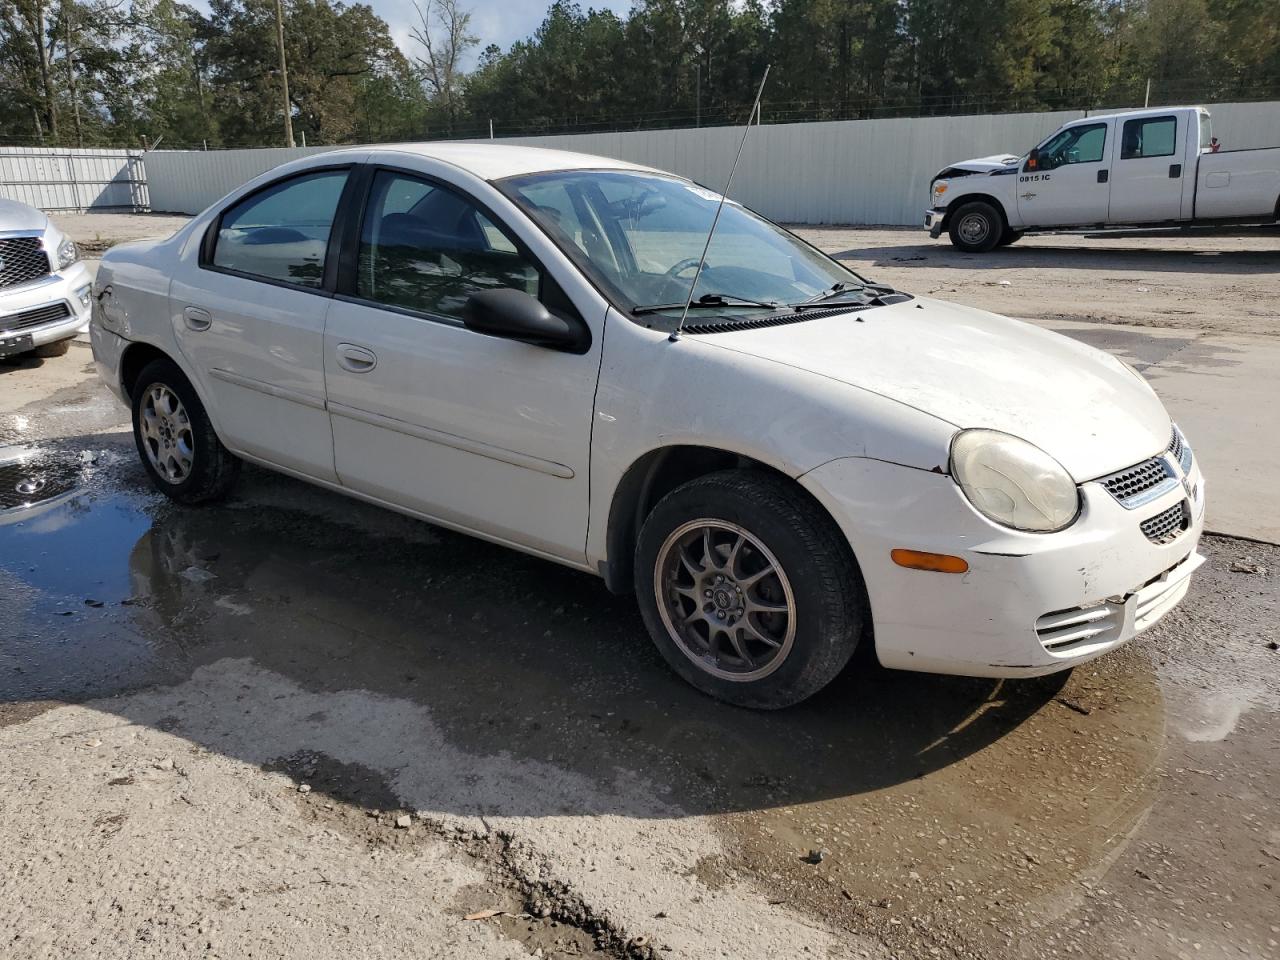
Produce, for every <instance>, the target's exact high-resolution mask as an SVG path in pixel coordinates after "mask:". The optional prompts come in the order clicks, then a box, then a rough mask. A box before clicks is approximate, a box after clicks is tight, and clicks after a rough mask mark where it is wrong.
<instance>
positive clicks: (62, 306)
mask: <svg viewBox="0 0 1280 960" xmlns="http://www.w3.org/2000/svg"><path fill="white" fill-rule="evenodd" d="M69 316H71V308H70V307H68V306H67V304H66V302H65V301H63V302H60V303H50V304H48V305H46V306H43V307H36V308H35V309H34V310H23V311H22V312H21V313H11V314H9V316H7V317H0V331H4V332H6V333H7V332H8V331H10V330H26V329H27V328H28V327H38V326H40V325H41V324H44V323H54V322H55V321H58V320H65V319H66V318H67V317H69Z"/></svg>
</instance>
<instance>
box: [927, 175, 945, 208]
mask: <svg viewBox="0 0 1280 960" xmlns="http://www.w3.org/2000/svg"><path fill="white" fill-rule="evenodd" d="M946 192H947V181H945V180H935V181H933V190H932V191H931V192H930V196H931V197H932V199H933V205H934V206H935V207H940V206H942V205H943V200H942V196H943V194H945V193H946Z"/></svg>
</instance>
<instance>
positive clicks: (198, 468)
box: [131, 360, 240, 504]
mask: <svg viewBox="0 0 1280 960" xmlns="http://www.w3.org/2000/svg"><path fill="white" fill-rule="evenodd" d="M131 396H132V399H133V439H134V443H136V444H137V447H138V456H139V458H140V459H141V460H142V466H143V467H144V468H145V469H146V471H147V473H148V474H149V475H150V477H151V482H152V483H154V484H155V486H156V489H157V490H159V491H160V492H161V493H163V494H165V495H166V496H168V497H169V498H171V499H173V500H176V501H178V503H185V504H195V503H205V502H207V501H210V500H217V499H220V498H221V497H223V496H225V495H226V493H227V491H228V490H230V489H231V485H232V484H233V483H234V482H235V479H236V476H237V475H238V474H239V472H240V461H239V459H237V458H236V457H235V456H233V455H232V454H231V453H230V452H229V451H228V450H227V448H226V447H224V446H223V445H222V441H221V440H219V439H218V435H217V434H216V433H214V430H213V424H212V423H210V422H209V415H208V414H207V413H206V412H205V409H204V404H202V403H201V402H200V398H199V397H198V396H196V391H195V389H194V388H193V387H192V386H191V383H190V381H188V380H187V378H186V376H185V375H184V374H183V372H182V371H181V370H180V369H178V366H177V364H175V363H174V362H173V361H171V360H153V361H152V362H151V363H149V364H147V365H146V366H145V367H144V368H143V369H142V373H141V374H140V375H139V376H138V379H137V381H136V382H135V383H134V385H133V389H132V391H131Z"/></svg>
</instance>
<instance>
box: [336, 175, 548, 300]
mask: <svg viewBox="0 0 1280 960" xmlns="http://www.w3.org/2000/svg"><path fill="white" fill-rule="evenodd" d="M539 280H540V273H539V271H538V268H537V267H536V266H534V265H533V264H532V263H530V262H529V261H528V260H526V259H525V258H524V257H523V256H522V255H521V254H520V252H519V250H518V249H517V247H516V245H515V243H514V242H513V241H512V240H511V238H510V237H509V236H507V234H506V233H505V232H503V231H502V230H501V229H500V228H499V227H498V226H497V225H496V224H495V223H494V222H493V221H492V220H490V219H489V218H488V217H487V216H485V214H484V213H483V211H481V210H480V209H479V208H478V207H477V206H476V205H475V204H473V203H472V202H471V201H469V200H468V199H466V198H465V197H463V196H462V195H461V194H458V193H455V192H453V191H452V190H449V189H446V188H445V187H442V186H439V185H437V184H433V183H429V182H428V181H425V180H420V179H418V178H417V177H411V176H407V175H405V174H399V173H392V172H390V171H387V170H383V171H380V172H379V173H378V174H377V176H376V177H374V180H373V187H372V189H371V190H370V193H369V202H368V205H367V206H366V208H365V215H364V224H363V226H362V227H361V230H360V253H359V258H358V260H357V275H356V294H357V295H358V296H359V297H361V298H362V299H365V300H373V301H375V302H377V303H385V304H388V305H391V306H396V307H404V308H406V309H409V310H415V311H419V312H422V313H432V314H438V315H442V316H446V317H454V318H459V319H460V318H461V317H462V312H463V307H464V306H465V304H466V302H467V298H468V297H470V296H471V295H472V294H473V293H476V292H477V291H480V290H491V289H494V288H496V287H512V288H514V289H516V290H523V291H524V292H525V293H528V294H531V295H533V296H535V297H536V296H537V295H538V287H539Z"/></svg>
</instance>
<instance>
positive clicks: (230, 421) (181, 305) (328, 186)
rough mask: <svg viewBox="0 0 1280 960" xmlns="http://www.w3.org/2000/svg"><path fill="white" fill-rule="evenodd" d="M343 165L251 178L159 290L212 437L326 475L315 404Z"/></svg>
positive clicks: (327, 445) (324, 429) (327, 449)
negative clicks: (212, 426)
mask: <svg viewBox="0 0 1280 960" xmlns="http://www.w3.org/2000/svg"><path fill="white" fill-rule="evenodd" d="M350 172H351V168H350V166H345V167H336V168H326V169H312V170H308V171H306V172H305V173H299V174H294V175H292V176H289V177H285V178H283V179H281V180H278V181H276V182H274V183H271V184H268V185H266V186H264V187H262V188H260V189H258V190H255V191H254V192H252V193H251V194H249V195H248V196H246V197H243V198H240V199H238V200H236V201H235V202H233V203H232V204H231V205H230V206H228V208H227V209H226V210H224V211H223V212H222V213H221V214H220V215H219V216H218V217H217V218H215V219H214V220H213V222H212V223H211V225H210V227H209V229H208V232H207V233H206V235H205V237H204V241H203V243H202V246H201V249H200V251H199V255H198V257H197V258H195V259H193V260H191V261H190V262H186V263H184V264H183V266H181V267H180V268H179V269H178V272H177V275H175V276H174V278H173V282H172V284H171V286H170V291H169V296H170V305H171V308H172V314H173V322H174V325H175V332H176V336H177V339H178V344H179V347H180V349H181V351H182V354H183V356H185V357H186V358H187V360H188V362H189V363H190V365H191V367H192V368H194V372H195V376H196V379H197V380H198V381H199V382H200V384H201V385H202V387H203V389H204V391H205V395H206V397H207V398H208V399H209V403H208V406H209V407H210V408H211V412H212V414H213V416H214V418H215V422H216V423H217V425H218V430H219V435H220V436H221V438H222V441H223V443H224V444H226V445H227V447H228V448H230V449H231V450H233V451H235V452H236V453H239V454H242V455H247V456H249V457H252V458H256V459H259V460H263V461H265V462H267V463H270V464H273V465H276V466H279V467H284V468H285V469H288V470H291V471H294V472H297V473H301V474H305V475H306V476H309V477H314V478H317V479H320V480H327V481H329V482H336V481H337V475H336V473H335V471H334V468H333V439H332V435H331V434H330V430H329V416H328V413H327V412H326V411H325V408H324V364H323V354H322V350H323V341H324V318H325V313H326V311H327V310H328V306H329V293H328V292H327V291H326V290H325V283H324V278H325V272H326V269H327V268H329V269H331V270H332V269H333V267H334V265H331V263H330V252H329V251H330V246H331V244H330V239H331V237H330V235H331V232H332V229H333V224H334V219H335V216H336V214H337V211H338V208H339V200H340V198H341V196H342V193H343V190H344V189H345V187H346V185H347V183H348V180H349V177H350Z"/></svg>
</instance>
